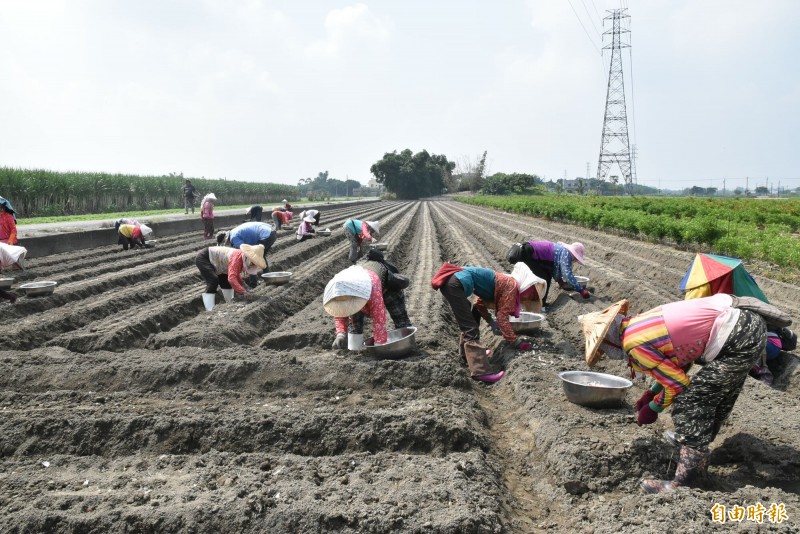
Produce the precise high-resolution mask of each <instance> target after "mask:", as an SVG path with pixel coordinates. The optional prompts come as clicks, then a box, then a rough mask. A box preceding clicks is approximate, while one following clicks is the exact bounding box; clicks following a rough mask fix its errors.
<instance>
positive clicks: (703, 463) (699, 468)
mask: <svg viewBox="0 0 800 534" xmlns="http://www.w3.org/2000/svg"><path fill="white" fill-rule="evenodd" d="M709 456H710V453H709V450H708V448H704V449H694V448H692V447H687V446H685V445H684V446H683V447H681V450H680V458H679V459H678V467H677V468H676V469H675V478H673V479H672V480H671V481H670V480H654V479H646V480H642V482H641V484H640V486H641V487H642V489H643V490H644V492H645V493H664V492H666V491H672V490H674V489H675V488H678V487H681V486H688V485H691V484H692V483H695V482H698V481H701V480H703V479H705V478H706V476H707V474H708V463H709Z"/></svg>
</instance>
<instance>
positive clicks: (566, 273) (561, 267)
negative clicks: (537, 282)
mask: <svg viewBox="0 0 800 534" xmlns="http://www.w3.org/2000/svg"><path fill="white" fill-rule="evenodd" d="M565 278H566V279H567V282H569V285H571V286H572V288H573V289H574V290H575V291H583V290H584V289H585V288H584V287H583V286H582V285H581V284H579V283H578V281H577V280H576V279H575V275H574V274H572V254H570V252H569V250H567V248H566V247H565V246H563V245H559V244H558V243H555V245H554V258H553V279H554V280H556V281H558V280H562V281H563V280H564V279H565Z"/></svg>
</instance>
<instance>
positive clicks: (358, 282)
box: [322, 265, 372, 317]
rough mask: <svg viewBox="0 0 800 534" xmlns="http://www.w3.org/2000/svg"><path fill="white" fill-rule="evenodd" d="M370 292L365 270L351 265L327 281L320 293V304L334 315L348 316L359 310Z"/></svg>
mask: <svg viewBox="0 0 800 534" xmlns="http://www.w3.org/2000/svg"><path fill="white" fill-rule="evenodd" d="M371 294H372V280H371V279H370V277H369V274H368V273H367V270H366V269H364V268H363V267H360V266H358V265H353V266H352V267H348V268H347V269H345V270H343V271H340V272H339V273H337V274H336V276H334V277H333V278H332V279H331V281H330V282H328V285H326V286H325V293H324V294H323V295H322V306H323V307H324V308H325V311H326V312H328V313H329V314H331V315H333V316H334V317H350V316H351V315H353V314H355V313H358V312H359V311H361V309H362V308H363V307H364V306H365V305H366V303H367V301H368V300H369V297H370V295H371Z"/></svg>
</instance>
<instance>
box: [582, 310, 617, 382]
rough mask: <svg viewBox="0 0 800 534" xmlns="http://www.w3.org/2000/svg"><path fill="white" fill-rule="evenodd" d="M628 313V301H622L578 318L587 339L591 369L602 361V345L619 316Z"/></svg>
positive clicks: (588, 361)
mask: <svg viewBox="0 0 800 534" xmlns="http://www.w3.org/2000/svg"><path fill="white" fill-rule="evenodd" d="M626 313H628V301H627V300H624V299H623V300H620V301H619V302H617V303H614V304H612V305H611V306H609V307H608V308H606V309H605V310H603V311H599V312H592V313H587V314H584V315H581V316H580V317H578V322H579V323H580V324H581V329H582V330H583V337H584V338H585V339H586V364H587V365H589V366H590V367H591V366H592V365H594V364H596V363H597V362H598V360H600V356H601V355H602V354H603V353H602V351H601V350H600V344H601V343H603V340H605V338H606V335H607V334H608V329H609V328H611V325H612V324H613V323H614V319H616V317H617V315H619V314H622V315H625V314H626Z"/></svg>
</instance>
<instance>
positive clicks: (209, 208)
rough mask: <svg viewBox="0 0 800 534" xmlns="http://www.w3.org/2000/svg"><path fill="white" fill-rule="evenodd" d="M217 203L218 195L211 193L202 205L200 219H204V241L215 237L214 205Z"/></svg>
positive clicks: (204, 198) (205, 197)
mask: <svg viewBox="0 0 800 534" xmlns="http://www.w3.org/2000/svg"><path fill="white" fill-rule="evenodd" d="M216 202H217V197H216V195H215V194H214V193H209V194H207V195H206V196H204V197H203V202H201V203H200V218H201V219H203V238H204V239H211V238H212V237H214V204H215V203H216Z"/></svg>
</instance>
